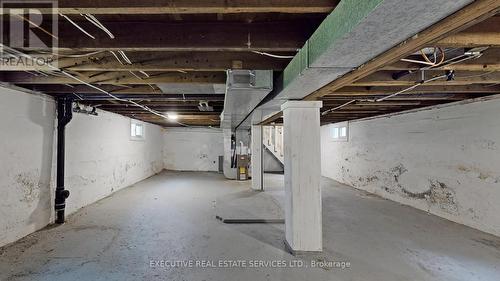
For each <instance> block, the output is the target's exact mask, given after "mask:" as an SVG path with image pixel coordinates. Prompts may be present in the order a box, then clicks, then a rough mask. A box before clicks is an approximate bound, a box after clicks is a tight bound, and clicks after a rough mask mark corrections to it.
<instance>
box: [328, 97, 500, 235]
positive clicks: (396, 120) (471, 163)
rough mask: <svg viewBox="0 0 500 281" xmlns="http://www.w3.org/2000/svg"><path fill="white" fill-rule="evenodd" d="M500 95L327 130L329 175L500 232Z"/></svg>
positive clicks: (452, 219)
mask: <svg viewBox="0 0 500 281" xmlns="http://www.w3.org/2000/svg"><path fill="white" fill-rule="evenodd" d="M499 117H500V97H499V96H496V97H490V98H485V99H478V100H476V101H474V102H471V101H465V102H459V103H455V104H451V105H443V106H438V107H434V108H433V109H430V110H417V111H414V112H410V113H404V114H397V115H392V116H387V117H380V118H375V119H370V120H362V121H355V122H350V124H349V141H348V142H335V141H333V140H332V138H331V128H332V125H327V126H323V127H322V128H321V149H322V153H321V154H322V175H324V176H326V177H329V178H332V179H334V180H337V181H339V182H342V183H345V184H348V185H351V186H354V187H356V188H359V189H363V190H366V191H369V192H372V193H376V194H378V195H380V196H382V197H385V198H388V199H390V200H394V201H397V202H400V203H403V204H406V205H410V206H413V207H415V208H418V209H421V210H424V211H427V212H430V213H432V214H435V215H438V216H441V217H444V218H446V219H449V220H451V221H455V222H457V223H461V224H465V225H468V226H471V227H474V228H477V229H480V230H482V231H485V232H489V233H492V234H495V235H497V236H500V204H499V202H500V118H499Z"/></svg>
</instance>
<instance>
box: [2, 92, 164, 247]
mask: <svg viewBox="0 0 500 281" xmlns="http://www.w3.org/2000/svg"><path fill="white" fill-rule="evenodd" d="M0 99H1V100H2V102H1V103H0V147H1V148H2V149H0V192H1V193H2V196H1V197H0V246H2V245H5V244H7V243H10V242H13V241H15V240H17V239H19V238H21V237H23V236H25V235H27V234H29V233H32V232H34V231H36V230H38V229H40V228H43V227H45V226H46V225H47V224H49V223H50V222H51V221H52V216H53V200H54V189H55V171H56V162H55V147H56V146H55V145H56V144H55V137H56V133H55V118H56V116H55V102H54V100H53V99H52V98H50V97H42V96H36V95H31V94H26V93H23V92H19V91H15V90H8V89H4V88H0ZM161 130H162V129H161V128H160V127H158V126H154V125H146V134H147V135H146V141H144V142H139V141H131V140H130V137H129V135H130V119H129V118H125V117H122V116H119V115H115V114H112V113H107V112H102V111H100V112H99V116H98V117H95V116H85V115H81V114H75V116H74V119H73V121H71V123H70V124H69V125H68V128H67V148H66V152H67V154H66V159H67V162H66V187H67V188H68V189H69V190H70V192H71V196H70V197H69V198H68V203H67V210H68V213H72V212H74V211H75V210H77V209H79V208H81V207H83V206H85V205H88V204H90V203H92V202H95V201H96V200H99V199H101V198H103V197H105V196H107V195H109V194H111V193H112V192H114V191H117V190H119V189H121V188H123V187H126V186H128V185H130V184H133V183H135V182H137V181H140V180H142V179H144V178H147V177H149V176H151V175H153V174H154V173H156V172H159V171H161V170H162V168H163V161H162V160H163V159H162V157H161V152H160V153H159V151H161V149H162V131H161Z"/></svg>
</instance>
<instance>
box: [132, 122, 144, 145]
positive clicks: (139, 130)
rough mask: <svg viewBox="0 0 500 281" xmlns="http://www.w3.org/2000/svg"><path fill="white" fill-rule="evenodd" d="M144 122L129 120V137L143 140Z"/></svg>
mask: <svg viewBox="0 0 500 281" xmlns="http://www.w3.org/2000/svg"><path fill="white" fill-rule="evenodd" d="M144 129H145V127H144V124H142V123H141V122H139V121H136V120H131V122H130V139H131V140H144V139H145V134H144V133H145V132H144Z"/></svg>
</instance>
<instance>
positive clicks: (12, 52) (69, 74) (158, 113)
mask: <svg viewBox="0 0 500 281" xmlns="http://www.w3.org/2000/svg"><path fill="white" fill-rule="evenodd" d="M0 47H2V48H3V51H8V52H9V53H11V54H13V55H16V56H21V57H25V58H29V59H36V58H34V57H32V56H30V55H28V54H25V53H23V52H20V51H18V50H16V49H14V48H11V47H9V46H5V45H4V44H2V43H0ZM37 61H38V62H40V63H42V64H45V65H47V66H48V67H49V68H52V69H53V70H54V71H58V72H60V73H61V74H64V75H65V76H67V77H68V78H71V79H73V80H75V81H77V82H80V83H82V84H84V85H86V86H88V87H90V88H92V89H95V90H97V91H99V92H101V93H103V94H106V95H108V96H109V97H111V98H113V99H114V100H117V101H121V102H126V103H130V104H132V105H134V106H136V107H139V108H141V109H143V110H145V111H148V112H150V113H152V114H154V115H156V116H159V117H162V118H165V119H168V120H171V119H170V118H169V117H168V115H165V114H162V113H161V112H158V111H156V110H153V109H151V108H149V107H147V106H145V105H141V104H139V103H137V102H134V101H132V100H128V99H123V98H120V97H118V96H115V95H113V94H111V93H109V92H108V91H105V90H103V89H101V88H99V87H97V86H94V85H92V84H90V83H88V82H85V81H83V80H82V79H80V78H78V77H76V76H74V75H72V74H71V73H69V72H67V71H65V70H62V69H59V68H57V67H55V66H53V65H51V64H48V63H46V62H44V61H43V60H39V59H38V60H37ZM171 121H172V122H175V123H177V124H179V125H181V126H184V127H189V126H188V125H186V124H183V123H180V122H178V121H174V120H171Z"/></svg>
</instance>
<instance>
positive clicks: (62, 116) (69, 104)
mask: <svg viewBox="0 0 500 281" xmlns="http://www.w3.org/2000/svg"><path fill="white" fill-rule="evenodd" d="M72 118H73V100H72V99H71V98H59V99H57V183H56V200H55V211H56V223H57V224H62V223H64V209H65V208H66V198H68V197H69V191H68V190H65V189H64V154H65V146H66V145H65V139H66V138H65V130H66V125H67V124H68V123H69V121H71V119H72Z"/></svg>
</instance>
